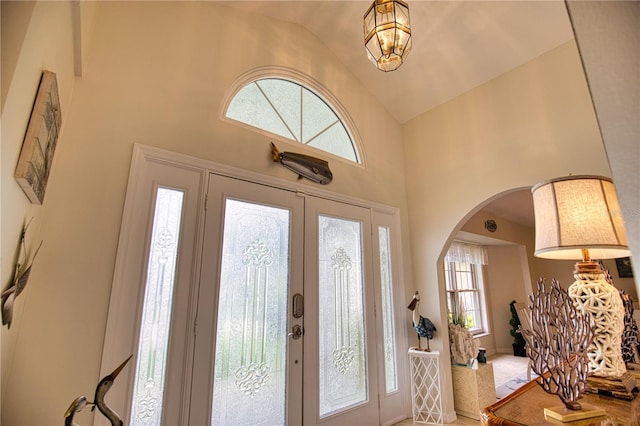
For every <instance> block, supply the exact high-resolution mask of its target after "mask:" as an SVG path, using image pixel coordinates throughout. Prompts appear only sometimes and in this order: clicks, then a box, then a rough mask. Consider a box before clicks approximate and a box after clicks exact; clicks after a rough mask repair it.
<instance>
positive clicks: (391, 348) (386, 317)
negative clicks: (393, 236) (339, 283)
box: [378, 226, 398, 393]
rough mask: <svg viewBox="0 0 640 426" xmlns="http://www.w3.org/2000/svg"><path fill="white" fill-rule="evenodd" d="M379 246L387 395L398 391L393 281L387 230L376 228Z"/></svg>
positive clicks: (382, 227) (381, 227) (385, 228)
mask: <svg viewBox="0 0 640 426" xmlns="http://www.w3.org/2000/svg"><path fill="white" fill-rule="evenodd" d="M378 239H379V245H380V284H381V286H382V288H381V289H380V290H381V293H382V332H383V339H384V373H385V383H386V391H387V393H390V392H394V391H396V390H398V378H397V375H396V374H397V372H396V349H395V345H394V342H395V334H394V332H393V330H394V321H393V296H392V293H393V292H392V289H393V279H392V275H391V256H390V253H391V249H390V245H389V228H387V227H385V226H379V227H378Z"/></svg>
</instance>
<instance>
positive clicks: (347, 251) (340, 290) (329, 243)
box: [318, 215, 367, 417]
mask: <svg viewBox="0 0 640 426" xmlns="http://www.w3.org/2000/svg"><path fill="white" fill-rule="evenodd" d="M318 228H319V232H318V237H319V242H318V244H319V245H318V249H319V250H318V253H319V254H318V256H319V259H318V275H319V276H318V287H319V288H318V295H319V296H318V297H319V300H318V304H319V318H318V320H319V324H321V326H320V327H319V336H318V339H319V348H320V349H319V352H320V353H319V363H320V366H319V381H320V384H319V387H320V389H319V391H320V398H319V399H320V417H326V416H328V415H330V414H335V413H337V412H339V411H341V410H343V409H346V408H348V407H353V406H354V405H357V404H359V403H361V402H364V401H366V400H367V366H366V353H365V328H364V326H365V323H364V309H363V301H362V300H363V264H362V225H361V223H360V222H358V221H351V220H344V219H338V218H333V217H327V216H322V215H321V216H319V217H318Z"/></svg>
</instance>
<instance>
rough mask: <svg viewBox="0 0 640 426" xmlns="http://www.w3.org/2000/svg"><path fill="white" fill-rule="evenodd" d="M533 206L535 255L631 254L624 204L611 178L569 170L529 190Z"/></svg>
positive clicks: (604, 256) (576, 257)
mask: <svg viewBox="0 0 640 426" xmlns="http://www.w3.org/2000/svg"><path fill="white" fill-rule="evenodd" d="M531 192H532V193H533V208H534V212H535V226H536V228H535V229H536V231H535V234H536V248H535V253H534V254H535V256H537V257H541V258H545V259H574V260H581V259H583V252H582V250H583V249H587V250H588V251H589V255H590V257H591V258H593V259H611V258H618V257H626V256H629V253H630V252H629V247H628V243H627V236H626V233H625V230H624V221H623V219H622V213H621V211H620V204H619V202H618V197H617V195H616V190H615V187H614V185H613V182H612V181H611V179H609V178H607V177H602V176H568V177H564V178H558V179H553V180H550V181H547V182H542V183H540V184H537V185H536V186H534V187H533V189H532V190H531Z"/></svg>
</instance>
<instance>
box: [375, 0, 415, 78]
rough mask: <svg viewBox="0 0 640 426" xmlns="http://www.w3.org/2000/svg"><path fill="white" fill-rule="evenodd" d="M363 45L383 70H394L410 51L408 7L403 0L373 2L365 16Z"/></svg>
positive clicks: (376, 0) (377, 0)
mask: <svg viewBox="0 0 640 426" xmlns="http://www.w3.org/2000/svg"><path fill="white" fill-rule="evenodd" d="M364 44H365V48H366V49H367V56H368V57H369V60H370V61H371V62H373V64H374V65H375V66H376V67H377V68H378V69H379V70H381V71H385V72H386V71H394V70H396V69H398V68H399V67H400V65H402V63H403V62H404V59H405V58H406V57H407V56H408V55H409V53H410V52H411V24H410V23H409V5H407V3H406V2H404V1H402V0H374V2H373V4H371V7H369V9H368V10H367V12H366V13H365V14H364Z"/></svg>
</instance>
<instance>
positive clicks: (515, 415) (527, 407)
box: [480, 380, 640, 426]
mask: <svg viewBox="0 0 640 426" xmlns="http://www.w3.org/2000/svg"><path fill="white" fill-rule="evenodd" d="M579 402H580V403H581V404H583V405H584V404H591V405H594V406H596V407H597V408H603V409H605V411H606V412H607V415H606V416H601V417H595V418H592V419H585V420H580V421H575V422H570V423H561V422H559V421H557V420H555V419H548V420H547V419H545V416H544V409H545V408H551V407H561V406H562V405H563V404H562V401H560V398H559V397H558V396H556V395H551V394H548V393H546V392H545V391H544V390H543V389H542V387H540V385H538V384H537V383H536V381H535V380H534V381H531V382H529V383H527V384H526V385H524V386H522V387H521V388H519V389H517V390H516V391H515V392H513V393H511V394H510V395H507V396H506V397H505V398H503V399H501V400H500V401H497V402H496V403H494V404H492V405H490V406H488V407H485V408H483V409H482V410H481V412H480V420H481V423H482V425H484V426H494V425H500V426H515V425H531V426H534V425H550V424H551V425H566V426H605V425H606V426H612V425H625V426H626V425H628V426H640V397H636V398H635V399H634V400H633V401H626V400H623V399H617V398H613V397H609V396H604V395H596V394H592V393H585V394H583V396H582V398H580V400H579Z"/></svg>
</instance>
